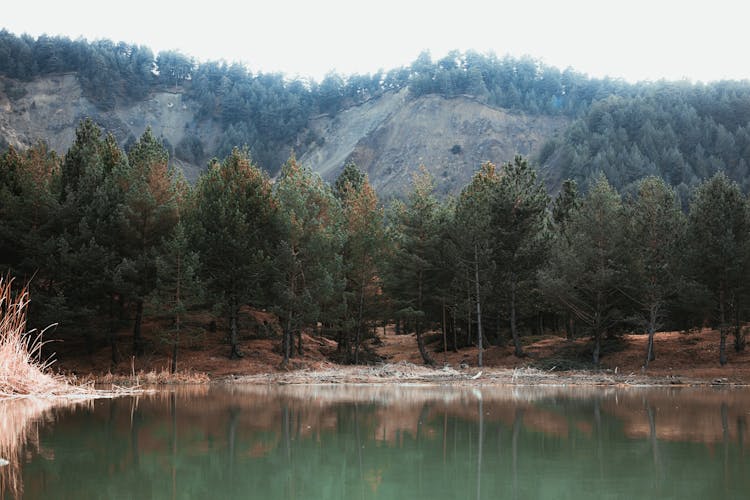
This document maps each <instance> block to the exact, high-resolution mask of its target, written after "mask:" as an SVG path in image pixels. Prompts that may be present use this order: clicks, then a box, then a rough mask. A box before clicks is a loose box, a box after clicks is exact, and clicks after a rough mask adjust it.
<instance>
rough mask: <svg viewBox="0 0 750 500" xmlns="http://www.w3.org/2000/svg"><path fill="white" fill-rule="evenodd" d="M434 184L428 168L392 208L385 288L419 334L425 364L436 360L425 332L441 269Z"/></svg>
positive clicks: (399, 312) (402, 315)
mask: <svg viewBox="0 0 750 500" xmlns="http://www.w3.org/2000/svg"><path fill="white" fill-rule="evenodd" d="M434 186H435V185H434V181H433V179H432V176H430V174H429V173H428V172H427V170H426V169H424V168H422V169H420V172H419V173H416V174H414V176H413V178H412V190H411V192H410V193H409V196H408V199H407V202H406V203H402V202H400V201H397V202H395V204H394V205H393V206H392V207H391V212H392V213H391V219H392V227H391V231H392V232H391V237H392V238H393V251H392V254H391V256H390V258H389V263H388V272H387V280H386V286H387V289H388V291H389V294H390V296H391V297H392V298H393V299H394V301H395V302H396V303H397V307H398V309H399V310H398V312H397V314H398V316H399V317H400V318H403V319H405V320H407V321H409V322H411V323H412V324H413V325H414V327H415V331H416V335H417V347H418V348H419V353H420V355H421V356H422V360H423V361H424V363H425V364H428V365H434V364H435V361H434V360H433V359H432V356H430V354H429V353H428V352H427V349H426V347H425V344H424V338H423V333H424V330H425V328H426V327H427V325H428V324H429V317H430V316H429V310H430V308H431V307H432V306H434V299H435V297H434V296H433V292H434V291H435V289H436V288H435V285H436V280H437V277H438V273H437V272H436V270H437V268H438V266H437V264H436V260H437V257H436V249H437V238H438V234H439V233H438V227H437V223H436V221H437V213H438V201H437V200H436V199H435V197H434V195H433V191H434Z"/></svg>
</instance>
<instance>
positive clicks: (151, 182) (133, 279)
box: [116, 128, 178, 356]
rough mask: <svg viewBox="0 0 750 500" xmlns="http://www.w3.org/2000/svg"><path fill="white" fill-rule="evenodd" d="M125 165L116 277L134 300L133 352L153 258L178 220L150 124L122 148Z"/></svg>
mask: <svg viewBox="0 0 750 500" xmlns="http://www.w3.org/2000/svg"><path fill="white" fill-rule="evenodd" d="M126 165H127V166H126V168H124V169H120V170H119V171H118V172H117V182H118V186H119V188H120V189H122V193H123V196H124V198H123V209H122V214H123V216H122V233H121V234H122V236H123V244H122V245H121V247H120V250H121V252H122V254H123V259H122V260H121V261H120V263H119V264H118V266H117V269H116V273H117V276H116V279H117V282H118V283H120V284H121V287H122V290H123V292H124V294H125V295H126V296H127V297H128V298H129V299H130V300H132V301H133V302H134V303H135V309H136V310H135V320H134V324H133V355H135V356H138V355H141V354H143V341H142V336H141V324H142V321H143V309H144V302H145V299H146V297H148V295H149V294H151V292H152V291H153V290H154V288H155V287H156V279H157V276H156V275H157V266H156V263H157V259H158V258H159V256H160V255H161V253H162V252H163V251H164V243H165V241H166V240H169V239H171V237H172V233H173V231H174V228H175V225H176V224H177V219H178V211H177V210H178V207H177V193H176V190H175V185H174V184H175V182H174V173H173V172H172V170H171V169H170V168H169V156H168V154H167V151H166V150H165V148H164V145H163V144H162V143H161V141H159V140H158V139H157V138H156V137H154V135H153V133H152V132H151V129H150V128H148V129H146V131H145V132H144V133H143V135H142V136H141V138H140V139H139V140H138V142H136V143H135V145H133V147H132V148H131V150H130V151H129V152H128V162H127V164H126Z"/></svg>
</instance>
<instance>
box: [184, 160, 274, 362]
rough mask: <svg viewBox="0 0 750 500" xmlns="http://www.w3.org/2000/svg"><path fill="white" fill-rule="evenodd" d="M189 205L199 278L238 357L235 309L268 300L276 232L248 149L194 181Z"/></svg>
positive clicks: (266, 190)
mask: <svg viewBox="0 0 750 500" xmlns="http://www.w3.org/2000/svg"><path fill="white" fill-rule="evenodd" d="M194 203H195V209H194V211H193V217H194V220H192V221H191V226H192V227H193V229H194V233H193V246H194V248H195V249H196V250H197V251H198V252H199V254H200V277H201V279H202V281H203V283H205V286H206V287H207V289H208V291H209V292H210V294H211V297H212V300H213V301H214V304H216V305H217V306H220V308H221V309H222V310H223V312H224V314H225V315H226V318H227V320H228V321H227V322H228V329H229V343H230V346H231V351H230V357H232V358H237V357H241V356H242V353H241V351H240V349H239V339H238V325H237V321H238V320H237V318H238V315H239V310H240V307H242V306H243V304H247V303H252V304H254V305H256V306H259V305H263V304H266V303H268V301H269V299H270V297H269V292H268V288H269V283H270V279H271V276H270V273H269V267H270V262H271V258H272V257H273V255H274V253H275V252H276V247H277V245H278V234H279V230H278V215H277V207H276V205H275V203H274V202H273V199H272V193H271V182H270V180H269V178H268V176H267V175H266V174H264V173H263V172H262V171H261V170H260V169H259V168H258V167H256V166H255V165H253V163H252V162H251V160H250V156H249V153H248V152H247V150H240V149H234V150H232V153H231V154H230V155H229V156H228V157H227V158H226V159H225V160H224V161H223V162H221V163H219V162H218V161H214V162H213V163H212V164H211V165H210V166H209V169H208V171H207V172H206V173H205V174H204V175H203V176H202V177H201V178H200V179H199V180H198V184H197V185H196V187H195V201H194Z"/></svg>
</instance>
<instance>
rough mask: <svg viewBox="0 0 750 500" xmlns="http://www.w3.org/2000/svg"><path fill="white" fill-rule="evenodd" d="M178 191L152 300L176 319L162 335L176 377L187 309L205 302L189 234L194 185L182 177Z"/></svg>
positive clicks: (178, 183)
mask: <svg viewBox="0 0 750 500" xmlns="http://www.w3.org/2000/svg"><path fill="white" fill-rule="evenodd" d="M175 190H176V194H177V210H178V212H177V215H178V220H177V224H176V225H175V228H174V231H172V234H171V237H170V238H169V239H165V241H164V243H163V246H162V249H161V252H160V253H159V255H157V257H156V286H155V288H154V291H153V292H152V294H151V295H150V296H149V299H150V301H151V302H152V303H153V304H154V305H155V306H156V307H157V309H158V310H160V311H162V312H164V313H166V314H168V315H169V316H171V318H172V322H171V326H170V327H169V329H168V330H166V331H164V332H162V340H163V341H164V342H165V343H167V344H168V345H170V346H171V347H172V360H171V363H170V371H171V372H172V373H175V372H176V371H177V354H178V349H179V347H180V344H181V343H182V341H183V340H184V332H183V330H184V328H183V318H184V316H185V313H186V312H187V308H188V307H189V306H190V305H192V304H195V303H197V302H198V301H199V300H200V299H201V298H203V293H202V292H203V289H202V283H201V282H200V280H199V278H198V272H199V264H200V259H199V255H198V252H197V251H195V249H193V248H192V246H191V244H190V243H191V242H190V238H189V233H188V224H189V221H190V220H191V215H192V214H191V212H190V209H191V208H192V199H191V198H192V196H191V195H192V193H191V191H190V185H189V184H188V183H187V182H186V181H185V179H184V178H183V177H182V176H178V178H177V181H176V183H175ZM186 221H188V222H186Z"/></svg>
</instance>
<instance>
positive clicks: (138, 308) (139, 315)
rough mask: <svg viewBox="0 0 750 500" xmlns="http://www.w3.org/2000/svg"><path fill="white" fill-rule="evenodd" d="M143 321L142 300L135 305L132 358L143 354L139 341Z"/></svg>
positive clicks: (141, 343) (141, 344)
mask: <svg viewBox="0 0 750 500" xmlns="http://www.w3.org/2000/svg"><path fill="white" fill-rule="evenodd" d="M142 321H143V300H141V299H139V300H138V301H137V302H136V303H135V324H134V325H133V356H136V357H138V356H140V355H141V354H143V342H142V340H141V323H142Z"/></svg>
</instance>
